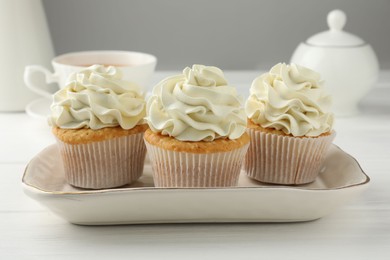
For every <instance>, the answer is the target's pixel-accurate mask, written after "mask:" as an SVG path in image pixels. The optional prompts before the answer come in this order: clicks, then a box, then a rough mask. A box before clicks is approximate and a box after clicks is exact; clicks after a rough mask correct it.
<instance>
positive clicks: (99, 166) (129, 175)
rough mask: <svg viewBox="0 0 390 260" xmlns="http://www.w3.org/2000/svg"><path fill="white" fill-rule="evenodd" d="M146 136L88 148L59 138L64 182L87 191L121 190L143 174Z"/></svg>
mask: <svg viewBox="0 0 390 260" xmlns="http://www.w3.org/2000/svg"><path fill="white" fill-rule="evenodd" d="M143 134H144V133H143V132H140V133H136V134H131V135H127V136H122V137H116V138H112V139H108V140H104V141H96V142H90V143H86V144H68V143H64V142H62V141H61V140H59V139H58V138H57V143H58V147H59V149H60V153H61V157H62V160H63V163H64V170H65V179H66V180H67V182H68V183H69V184H71V185H73V186H76V187H80V188H88V189H104V188H113V187H119V186H123V185H126V184H129V183H131V182H134V181H136V180H137V179H138V178H139V177H140V176H141V175H142V172H143V167H144V160H145V155H146V147H145V144H144V142H143Z"/></svg>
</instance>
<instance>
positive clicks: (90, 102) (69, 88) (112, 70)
mask: <svg viewBox="0 0 390 260" xmlns="http://www.w3.org/2000/svg"><path fill="white" fill-rule="evenodd" d="M145 108H146V102H145V99H144V97H143V95H142V92H141V89H140V87H139V86H138V85H136V84H134V83H131V82H128V81H124V80H122V73H121V71H120V70H119V69H118V68H116V67H114V66H107V67H105V66H103V65H93V66H91V67H88V68H86V69H85V70H83V71H81V72H78V73H73V74H72V75H70V76H69V78H68V83H67V85H66V86H65V87H64V88H63V89H61V90H59V91H58V92H56V93H55V94H54V96H53V104H52V106H51V111H52V115H51V117H50V118H49V124H50V125H52V126H58V127H60V128H64V129H79V128H91V129H94V130H96V129H101V128H104V127H115V126H120V127H122V128H123V129H131V128H133V127H134V126H136V125H137V124H141V123H143V118H144V117H145V115H146V109H145Z"/></svg>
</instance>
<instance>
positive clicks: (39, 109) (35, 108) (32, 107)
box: [26, 98, 52, 120]
mask: <svg viewBox="0 0 390 260" xmlns="http://www.w3.org/2000/svg"><path fill="white" fill-rule="evenodd" d="M51 103H52V101H51V99H48V98H39V99H36V100H34V101H32V102H31V103H29V104H28V105H27V106H26V113H27V114H28V115H29V116H31V117H33V118H37V119H43V120H47V118H48V116H49V115H50V105H51Z"/></svg>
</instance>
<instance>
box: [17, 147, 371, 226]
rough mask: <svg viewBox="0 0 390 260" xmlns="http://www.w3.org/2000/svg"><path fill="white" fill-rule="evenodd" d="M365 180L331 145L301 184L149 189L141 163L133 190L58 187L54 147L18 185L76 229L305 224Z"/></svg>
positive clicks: (60, 177) (244, 182) (243, 180)
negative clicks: (314, 173) (307, 181)
mask: <svg viewBox="0 0 390 260" xmlns="http://www.w3.org/2000/svg"><path fill="white" fill-rule="evenodd" d="M369 181H370V179H369V177H368V176H367V175H366V174H365V173H364V172H363V171H362V169H361V168H360V166H359V164H358V163H357V161H356V160H355V159H354V158H352V157H351V156H350V155H348V154H346V153H345V152H343V151H342V150H341V149H340V148H338V147H337V146H334V145H333V146H332V147H331V149H330V151H329V153H328V155H327V159H326V161H325V163H324V166H323V168H322V170H321V173H320V175H319V177H318V178H317V179H316V180H315V181H314V182H313V183H310V184H306V185H300V186H280V185H266V184H263V183H260V182H256V181H253V180H251V179H249V178H248V177H246V176H245V175H244V174H243V173H242V174H241V176H240V181H239V186H238V187H234V188H212V189H210V188H202V189H199V188H191V189H174V188H173V189H162V188H154V187H153V178H152V170H151V166H150V163H149V162H148V161H146V162H145V169H144V174H143V176H142V177H141V178H140V179H139V180H138V181H137V182H136V183H134V184H132V185H129V186H125V187H122V188H116V189H105V190H83V189H78V188H75V187H72V186H70V185H68V184H67V183H66V182H65V180H64V172H63V166H62V162H61V159H60V156H59V151H58V150H57V148H56V146H55V145H51V146H49V147H47V148H46V149H44V150H43V151H42V152H40V153H39V154H38V155H36V156H35V157H34V158H33V159H32V160H31V161H30V163H29V164H28V166H27V168H26V170H25V174H24V176H23V180H22V182H23V188H24V191H25V193H26V194H27V195H28V196H30V197H31V198H33V199H35V200H37V201H39V202H40V203H42V204H43V205H45V206H47V207H48V208H49V209H50V210H51V211H53V212H54V213H56V214H57V215H59V216H61V217H63V218H64V219H66V220H67V221H69V222H71V223H74V224H82V225H111V224H139V223H188V222H294V221H308V220H314V219H318V218H321V217H323V216H325V215H327V214H330V213H331V212H332V211H333V210H335V209H336V208H338V207H339V206H341V205H343V204H345V203H346V202H348V201H349V200H350V199H352V198H353V197H355V196H356V195H358V194H359V193H360V192H361V191H363V190H364V189H365V188H366V187H367V186H368V183H369Z"/></svg>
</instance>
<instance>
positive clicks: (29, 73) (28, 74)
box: [23, 65, 58, 98]
mask: <svg viewBox="0 0 390 260" xmlns="http://www.w3.org/2000/svg"><path fill="white" fill-rule="evenodd" d="M37 72H38V73H43V74H44V75H45V81H46V83H47V84H50V83H54V82H57V83H58V76H57V75H56V74H55V73H51V72H50V71H49V70H47V69H46V68H44V67H42V66H39V65H30V66H26V68H25V69H24V75H23V79H24V83H25V84H26V85H27V87H28V88H29V89H30V90H32V91H33V92H35V93H36V94H38V95H40V96H43V97H46V98H51V96H52V95H53V93H50V92H49V91H46V90H43V89H42V88H41V87H40V86H37V85H35V84H34V82H33V78H34V75H36V73H37Z"/></svg>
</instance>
